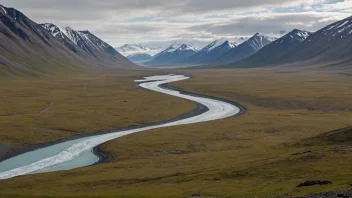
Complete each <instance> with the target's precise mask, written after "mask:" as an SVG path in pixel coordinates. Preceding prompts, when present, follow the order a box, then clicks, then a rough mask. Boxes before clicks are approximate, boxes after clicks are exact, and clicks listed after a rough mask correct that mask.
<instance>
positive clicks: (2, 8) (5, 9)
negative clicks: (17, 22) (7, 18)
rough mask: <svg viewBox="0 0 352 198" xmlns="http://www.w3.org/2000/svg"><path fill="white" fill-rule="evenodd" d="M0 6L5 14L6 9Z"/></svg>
mask: <svg viewBox="0 0 352 198" xmlns="http://www.w3.org/2000/svg"><path fill="white" fill-rule="evenodd" d="M0 8H1V9H2V11H3V12H4V14H7V10H6V9H5V8H4V7H2V6H1V5H0Z"/></svg>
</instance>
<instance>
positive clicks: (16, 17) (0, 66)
mask: <svg viewBox="0 0 352 198" xmlns="http://www.w3.org/2000/svg"><path fill="white" fill-rule="evenodd" d="M0 7H1V9H0V29H1V31H0V40H1V42H0V52H1V53H0V74H1V75H13V74H14V75H33V76H35V75H38V74H46V73H54V72H56V71H61V70H77V69H80V68H81V67H83V65H84V66H92V65H91V64H89V62H87V61H85V60H84V59H82V58H80V57H79V56H77V55H76V54H75V53H74V52H72V51H71V50H69V49H68V48H67V47H66V46H65V45H63V44H61V43H60V42H59V41H58V40H56V39H55V38H54V37H53V36H52V35H51V34H49V33H48V32H47V31H45V30H44V29H43V28H42V27H40V26H38V24H36V23H35V22H33V21H32V20H30V19H29V18H27V17H26V16H25V15H24V14H23V13H21V12H19V11H18V10H16V9H13V8H6V7H4V6H1V5H0Z"/></svg>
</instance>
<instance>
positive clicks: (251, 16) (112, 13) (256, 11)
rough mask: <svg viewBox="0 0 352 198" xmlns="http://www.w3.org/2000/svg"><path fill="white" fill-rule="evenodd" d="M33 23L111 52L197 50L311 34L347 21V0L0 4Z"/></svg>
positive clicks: (16, 0)
mask: <svg viewBox="0 0 352 198" xmlns="http://www.w3.org/2000/svg"><path fill="white" fill-rule="evenodd" d="M0 3H1V4H2V5H3V6H6V7H14V8H16V9H18V10H20V11H22V12H23V13H24V14H25V15H27V16H28V17H29V18H31V19H32V20H34V21H35V22H37V23H53V24H55V25H58V26H60V27H66V26H70V27H71V28H73V29H76V30H89V31H90V32H92V33H93V34H95V35H96V36H98V37H99V38H101V39H103V40H104V41H106V42H108V43H109V44H110V45H112V46H114V47H117V46H121V45H123V44H126V43H129V44H132V43H143V44H148V45H150V46H160V47H164V46H165V45H168V44H170V43H172V42H174V41H181V42H188V43H190V44H192V45H194V46H196V47H202V46H205V45H206V44H208V43H210V42H211V41H213V40H215V39H220V38H226V39H230V40H231V39H234V38H236V37H241V36H252V35H254V34H255V33H257V32H260V33H262V34H267V33H271V32H277V31H280V30H287V31H291V30H293V29H295V28H296V29H301V30H307V31H316V30H319V29H320V28H323V27H325V26H326V25H328V24H330V23H333V22H335V21H337V20H340V19H343V18H346V17H349V16H350V15H352V14H351V13H352V0H60V1H58V0H1V2H0Z"/></svg>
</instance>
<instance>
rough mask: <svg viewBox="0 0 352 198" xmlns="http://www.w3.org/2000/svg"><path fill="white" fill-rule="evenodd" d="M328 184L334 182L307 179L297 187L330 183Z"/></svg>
mask: <svg viewBox="0 0 352 198" xmlns="http://www.w3.org/2000/svg"><path fill="white" fill-rule="evenodd" d="M328 184H332V182H331V181H319V180H314V181H305V182H303V183H300V184H299V185H298V186H297V187H304V186H315V185H328Z"/></svg>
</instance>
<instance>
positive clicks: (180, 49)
mask: <svg viewBox="0 0 352 198" xmlns="http://www.w3.org/2000/svg"><path fill="white" fill-rule="evenodd" d="M198 51H199V50H198V49H197V48H195V47H193V46H190V45H186V44H180V43H177V42H176V43H174V44H172V45H171V46H170V47H168V48H167V49H165V50H164V51H162V52H160V53H158V54H157V55H155V56H154V59H153V60H151V61H149V62H147V63H146V65H151V66H170V65H175V64H177V63H178V62H180V61H182V60H184V59H186V58H188V57H190V56H192V55H194V54H196V53H197V52H198Z"/></svg>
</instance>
